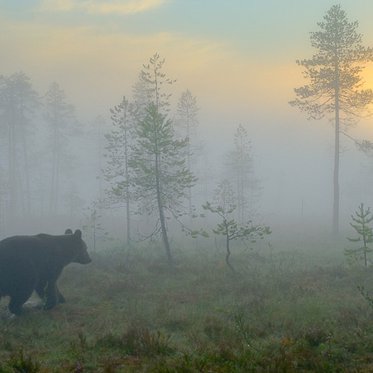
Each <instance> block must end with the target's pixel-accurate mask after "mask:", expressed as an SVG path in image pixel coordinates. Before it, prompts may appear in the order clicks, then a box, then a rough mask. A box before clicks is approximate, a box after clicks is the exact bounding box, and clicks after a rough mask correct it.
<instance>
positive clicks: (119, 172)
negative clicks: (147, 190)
mask: <svg viewBox="0 0 373 373" xmlns="http://www.w3.org/2000/svg"><path fill="white" fill-rule="evenodd" d="M110 112H111V121H112V124H113V129H112V130H111V132H110V133H108V134H106V135H105V138H106V140H107V146H106V150H107V154H106V157H107V158H108V162H107V167H106V169H105V170H104V176H105V178H106V180H107V181H109V182H110V183H111V189H110V190H109V191H108V194H109V198H110V200H111V202H114V203H115V202H118V201H124V202H125V204H126V231H127V245H130V242H131V200H132V195H131V192H130V184H131V178H130V168H129V160H130V145H131V143H132V142H133V135H134V123H133V117H132V114H131V105H130V103H129V101H128V100H127V99H126V98H125V97H123V99H122V102H121V103H120V104H119V105H117V106H114V108H113V109H110Z"/></svg>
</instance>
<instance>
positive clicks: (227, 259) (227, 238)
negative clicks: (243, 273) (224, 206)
mask: <svg viewBox="0 0 373 373" xmlns="http://www.w3.org/2000/svg"><path fill="white" fill-rule="evenodd" d="M224 225H225V227H226V230H227V231H226V235H225V239H226V241H225V243H226V249H227V253H226V255H225V263H227V266H228V267H229V269H230V270H231V271H232V272H235V270H234V268H233V266H232V264H231V262H230V261H229V258H230V256H231V249H230V238H229V232H228V226H227V224H226V221H224Z"/></svg>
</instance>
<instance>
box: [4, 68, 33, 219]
mask: <svg viewBox="0 0 373 373" xmlns="http://www.w3.org/2000/svg"><path fill="white" fill-rule="evenodd" d="M38 107H39V97H38V94H37V93H36V92H35V90H34V89H33V87H32V84H31V82H30V78H29V77H28V76H27V75H25V74H24V73H22V72H20V73H15V74H13V75H11V76H9V77H4V76H1V77H0V118H1V122H2V124H3V127H2V129H3V130H5V131H4V132H5V133H4V135H5V136H4V137H5V138H7V141H6V146H7V149H8V152H7V153H8V154H7V163H8V164H7V169H8V170H7V172H8V183H7V184H8V188H9V198H8V201H9V206H8V207H9V208H8V211H9V216H8V218H9V220H10V221H13V220H14V218H15V215H16V213H17V211H19V210H20V208H22V209H23V211H24V212H28V213H30V210H31V206H30V203H31V187H30V167H29V156H30V154H29V142H28V139H29V135H30V134H31V133H32V130H30V126H31V124H32V118H33V116H34V114H35V111H36V109H37V108H38ZM4 158H5V157H4ZM4 167H5V165H4ZM24 197H26V200H24Z"/></svg>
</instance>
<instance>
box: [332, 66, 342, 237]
mask: <svg viewBox="0 0 373 373" xmlns="http://www.w3.org/2000/svg"><path fill="white" fill-rule="evenodd" d="M339 119H340V118H339V75H338V68H337V79H336V87H335V146H334V177H333V234H338V231H339V136H340V123H339Z"/></svg>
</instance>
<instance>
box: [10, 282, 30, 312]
mask: <svg viewBox="0 0 373 373" xmlns="http://www.w3.org/2000/svg"><path fill="white" fill-rule="evenodd" d="M32 291H33V286H32V287H31V286H30V287H28V288H25V289H23V290H22V291H18V292H17V293H16V294H12V295H11V296H10V302H9V305H8V308H9V311H10V312H11V313H14V314H15V315H20V314H21V313H22V306H23V304H24V303H25V302H26V301H27V300H28V299H29V298H30V297H31V294H32Z"/></svg>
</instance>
